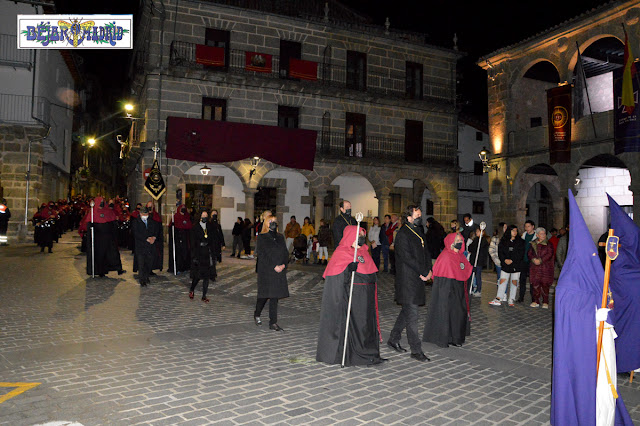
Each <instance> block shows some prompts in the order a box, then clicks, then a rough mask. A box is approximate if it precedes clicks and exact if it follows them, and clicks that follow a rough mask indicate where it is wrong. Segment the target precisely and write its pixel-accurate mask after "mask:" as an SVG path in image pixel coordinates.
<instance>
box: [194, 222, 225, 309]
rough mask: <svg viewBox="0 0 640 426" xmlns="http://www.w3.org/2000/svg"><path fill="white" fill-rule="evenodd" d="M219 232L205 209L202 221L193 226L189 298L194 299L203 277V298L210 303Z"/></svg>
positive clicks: (214, 277) (215, 274) (214, 278)
mask: <svg viewBox="0 0 640 426" xmlns="http://www.w3.org/2000/svg"><path fill="white" fill-rule="evenodd" d="M219 244H220V243H219V241H218V233H217V232H216V229H215V226H214V224H213V223H212V222H211V221H209V213H207V211H206V210H203V211H202V212H201V213H200V222H199V223H198V224H196V225H194V226H193V227H192V228H191V288H190V289H189V299H193V297H194V291H195V289H196V286H197V285H198V282H199V281H200V280H201V279H202V298H201V299H200V300H202V301H203V302H205V303H209V299H208V298H207V290H208V289H209V280H211V281H215V280H216V276H217V272H216V259H217V257H218V256H217V255H218V252H217V251H216V247H218V245H219Z"/></svg>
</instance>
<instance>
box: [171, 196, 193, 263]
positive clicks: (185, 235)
mask: <svg viewBox="0 0 640 426" xmlns="http://www.w3.org/2000/svg"><path fill="white" fill-rule="evenodd" d="M191 227H192V225H191V217H190V216H189V213H188V212H187V206H185V205H184V204H181V205H179V206H178V211H176V212H175V214H174V215H173V220H172V221H171V223H170V224H169V268H168V269H167V270H168V271H169V272H171V273H173V272H174V270H173V265H174V263H175V265H176V271H175V272H176V273H178V274H179V273H181V272H185V271H188V270H189V269H190V267H191V243H190V237H191ZM174 235H175V242H174ZM174 244H175V253H176V255H175V262H174V260H173V247H174Z"/></svg>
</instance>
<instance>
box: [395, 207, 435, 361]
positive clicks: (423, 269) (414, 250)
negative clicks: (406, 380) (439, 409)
mask: <svg viewBox="0 0 640 426" xmlns="http://www.w3.org/2000/svg"><path fill="white" fill-rule="evenodd" d="M402 222H403V226H402V227H401V228H400V229H399V230H398V233H397V234H396V237H395V239H394V244H395V251H396V286H395V287H396V289H395V290H396V294H395V296H396V302H397V303H398V304H400V305H402V310H401V311H400V314H399V315H398V319H397V320H396V323H395V325H394V326H393V330H391V334H390V336H389V340H388V341H387V345H388V346H389V347H391V348H392V349H394V350H396V351H397V352H406V349H404V348H402V346H400V336H401V334H402V330H404V329H405V328H406V329H407V340H408V341H409V346H410V347H411V357H412V358H414V359H417V360H418V361H429V358H427V356H426V355H425V354H424V352H422V343H421V341H420V336H419V335H418V306H422V305H424V304H425V301H426V300H425V289H424V286H425V282H426V281H429V280H430V279H431V276H432V272H431V256H430V254H429V249H428V248H427V245H426V243H425V236H424V234H423V233H422V229H421V228H422V226H421V225H422V211H421V210H420V206H417V205H410V206H408V207H407V211H405V212H404V213H403V216H402Z"/></svg>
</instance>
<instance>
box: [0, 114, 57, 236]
mask: <svg viewBox="0 0 640 426" xmlns="http://www.w3.org/2000/svg"><path fill="white" fill-rule="evenodd" d="M45 133H46V131H45V130H44V129H42V128H41V127H23V126H10V125H0V147H2V150H1V151H0V185H2V187H3V195H4V198H6V200H7V206H8V207H9V209H10V210H11V219H10V220H9V229H8V232H7V236H8V237H9V243H11V242H16V241H26V240H28V238H30V237H29V235H30V234H31V233H32V232H33V226H32V225H31V222H30V220H28V225H26V226H25V224H24V216H25V199H26V189H27V179H26V174H27V164H28V161H27V159H28V156H29V154H28V151H29V139H31V140H34V141H33V142H32V143H31V179H30V185H29V199H28V201H29V210H28V215H27V219H31V217H32V216H33V215H34V214H35V212H36V210H37V207H38V206H40V204H41V203H42V202H45V201H47V200H49V198H47V199H46V200H45V199H44V198H40V196H39V194H41V189H42V182H43V179H42V173H43V166H42V157H43V149H42V142H41V138H42V137H44V135H45Z"/></svg>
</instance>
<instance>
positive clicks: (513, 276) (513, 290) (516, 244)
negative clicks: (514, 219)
mask: <svg viewBox="0 0 640 426" xmlns="http://www.w3.org/2000/svg"><path fill="white" fill-rule="evenodd" d="M498 257H499V258H500V264H501V265H502V269H501V270H500V280H499V281H498V294H496V298H495V299H494V300H492V301H491V302H489V304H490V305H493V306H500V305H501V304H502V302H504V301H506V300H507V285H509V286H510V292H509V299H508V301H509V306H513V301H514V300H515V299H516V297H517V296H518V293H517V291H518V283H519V282H520V272H522V268H523V267H524V265H523V264H524V240H523V239H522V237H520V235H519V234H518V227H517V226H515V225H509V227H508V228H507V230H506V231H505V232H504V235H503V236H502V238H501V239H500V244H498Z"/></svg>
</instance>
